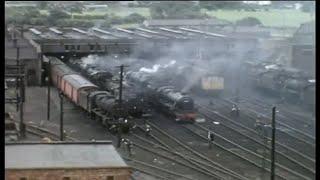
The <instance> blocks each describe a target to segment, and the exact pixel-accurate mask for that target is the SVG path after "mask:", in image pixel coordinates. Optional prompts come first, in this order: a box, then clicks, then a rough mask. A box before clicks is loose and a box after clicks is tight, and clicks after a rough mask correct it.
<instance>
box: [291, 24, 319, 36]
mask: <svg viewBox="0 0 320 180" xmlns="http://www.w3.org/2000/svg"><path fill="white" fill-rule="evenodd" d="M315 30H316V29H315V21H310V22H307V23H303V24H301V25H300V27H299V28H298V30H297V31H296V33H295V35H300V34H314V33H315Z"/></svg>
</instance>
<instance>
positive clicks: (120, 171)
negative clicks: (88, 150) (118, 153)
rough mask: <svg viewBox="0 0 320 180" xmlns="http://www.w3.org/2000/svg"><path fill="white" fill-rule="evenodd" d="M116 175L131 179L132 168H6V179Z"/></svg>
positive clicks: (104, 179) (120, 179)
mask: <svg viewBox="0 0 320 180" xmlns="http://www.w3.org/2000/svg"><path fill="white" fill-rule="evenodd" d="M112 176H113V177H114V179H113V180H129V179H130V176H131V169H130V168H104V169H43V170H5V179H6V180H20V178H26V179H27V180H30V179H33V178H34V179H37V180H63V178H64V177H70V180H75V179H77V180H88V179H97V180H108V179H107V177H112Z"/></svg>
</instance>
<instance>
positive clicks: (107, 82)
mask: <svg viewBox="0 0 320 180" xmlns="http://www.w3.org/2000/svg"><path fill="white" fill-rule="evenodd" d="M69 63H70V65H71V66H72V67H73V68H74V69H76V70H77V71H80V72H81V74H82V75H83V76H85V77H87V78H88V79H90V80H91V81H92V82H93V83H94V84H96V85H97V86H98V87H100V89H101V90H106V91H108V93H109V94H110V95H112V96H116V97H117V96H118V95H119V82H120V80H119V77H118V76H113V74H114V73H116V72H118V71H116V70H111V69H107V68H105V67H101V66H99V65H97V64H87V65H85V64H84V63H82V62H81V61H79V60H70V62H69ZM122 89H123V93H122V99H123V102H124V104H125V105H126V108H127V110H128V113H129V114H130V115H131V116H133V117H137V118H140V117H141V116H142V114H143V113H144V107H145V102H144V100H143V98H141V97H140V96H137V95H136V93H135V92H132V91H131V89H130V88H128V87H127V86H126V83H125V82H124V86H123V88H122Z"/></svg>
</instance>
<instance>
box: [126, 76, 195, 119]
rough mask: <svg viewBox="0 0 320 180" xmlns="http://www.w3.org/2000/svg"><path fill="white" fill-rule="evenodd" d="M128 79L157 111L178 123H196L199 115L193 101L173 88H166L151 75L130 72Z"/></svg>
mask: <svg viewBox="0 0 320 180" xmlns="http://www.w3.org/2000/svg"><path fill="white" fill-rule="evenodd" d="M126 79H127V80H128V81H130V82H132V84H134V85H137V84H138V86H137V87H136V88H139V89H141V93H142V94H143V95H144V97H145V99H146V101H147V102H149V103H150V104H152V105H153V106H154V107H156V108H157V109H159V110H161V111H162V112H165V113H166V114H168V115H169V116H172V117H173V118H174V119H175V121H177V122H191V123H193V122H195V120H196V118H197V113H196V110H195V108H194V102H193V99H192V98H191V97H190V96H188V95H186V94H183V93H181V92H179V91H176V90H175V89H174V87H172V86H165V85H164V84H165V82H160V81H159V80H157V79H156V78H155V76H152V75H151V74H149V73H145V72H141V71H140V72H129V73H127V75H126Z"/></svg>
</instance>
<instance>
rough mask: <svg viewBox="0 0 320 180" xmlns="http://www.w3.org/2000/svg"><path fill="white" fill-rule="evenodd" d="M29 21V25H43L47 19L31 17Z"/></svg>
mask: <svg viewBox="0 0 320 180" xmlns="http://www.w3.org/2000/svg"><path fill="white" fill-rule="evenodd" d="M29 23H30V24H31V25H36V26H41V25H42V26H45V25H48V21H47V20H46V19H45V18H31V19H30V21H29Z"/></svg>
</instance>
